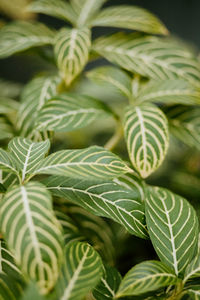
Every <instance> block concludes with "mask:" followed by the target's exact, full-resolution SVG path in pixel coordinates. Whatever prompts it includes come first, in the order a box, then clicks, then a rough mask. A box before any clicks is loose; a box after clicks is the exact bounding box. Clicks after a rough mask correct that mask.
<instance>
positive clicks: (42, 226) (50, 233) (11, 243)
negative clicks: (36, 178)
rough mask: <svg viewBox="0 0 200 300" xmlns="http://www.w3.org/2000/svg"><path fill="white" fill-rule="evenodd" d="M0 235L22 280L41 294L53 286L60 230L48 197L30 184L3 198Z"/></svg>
mask: <svg viewBox="0 0 200 300" xmlns="http://www.w3.org/2000/svg"><path fill="white" fill-rule="evenodd" d="M0 220H1V232H2V233H3V236H4V238H5V241H6V243H7V245H8V248H9V249H10V250H11V251H12V253H13V254H14V255H15V260H16V263H17V265H19V267H20V269H21V271H22V273H23V274H24V276H25V277H26V278H27V279H29V280H35V281H36V282H37V284H38V288H39V289H40V292H41V293H43V294H45V293H47V292H49V291H50V290H51V289H52V288H53V286H54V285H55V283H56V281H57V278H58V274H59V267H60V263H61V261H62V257H63V251H62V236H61V228H60V226H59V223H58V221H57V220H56V218H55V216H54V213H53V209H52V201H51V195H50V194H49V192H48V191H47V190H46V188H45V186H43V185H42V184H40V183H37V182H31V183H28V184H26V185H23V186H19V187H17V186H15V187H13V188H11V189H9V191H8V192H7V193H6V194H5V196H4V198H3V200H2V201H1V207H0Z"/></svg>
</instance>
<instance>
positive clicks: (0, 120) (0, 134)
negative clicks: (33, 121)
mask: <svg viewBox="0 0 200 300" xmlns="http://www.w3.org/2000/svg"><path fill="white" fill-rule="evenodd" d="M13 135H14V130H13V128H12V126H11V124H9V122H8V121H7V119H6V118H4V117H0V140H4V139H10V138H12V137H13Z"/></svg>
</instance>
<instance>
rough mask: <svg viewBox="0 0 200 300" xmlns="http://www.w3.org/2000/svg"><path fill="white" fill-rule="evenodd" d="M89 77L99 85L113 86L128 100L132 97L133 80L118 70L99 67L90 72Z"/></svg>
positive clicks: (109, 67)
mask: <svg viewBox="0 0 200 300" xmlns="http://www.w3.org/2000/svg"><path fill="white" fill-rule="evenodd" d="M87 77H88V78H89V79H90V80H92V81H94V82H95V83H97V84H101V85H105V86H109V87H110V86H111V87H112V88H114V90H116V91H117V92H119V93H121V94H122V95H124V96H125V97H127V98H131V96H132V86H131V78H130V76H129V75H128V74H127V73H125V72H124V71H122V70H120V69H118V68H115V67H111V66H104V67H98V68H95V69H93V70H91V71H89V72H88V73H87Z"/></svg>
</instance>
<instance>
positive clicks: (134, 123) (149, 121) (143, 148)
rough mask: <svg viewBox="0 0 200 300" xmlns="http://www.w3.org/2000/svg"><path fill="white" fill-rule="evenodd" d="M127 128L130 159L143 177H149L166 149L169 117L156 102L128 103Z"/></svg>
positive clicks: (125, 124) (125, 127)
mask: <svg viewBox="0 0 200 300" xmlns="http://www.w3.org/2000/svg"><path fill="white" fill-rule="evenodd" d="M124 131H125V138H126V143H127V148H128V152H129V156H130V160H131V162H132V164H133V166H134V168H135V169H136V170H137V171H138V172H139V174H140V175H141V177H142V178H146V177H148V176H149V175H150V174H151V173H153V172H154V171H155V170H156V169H157V168H158V167H159V166H160V165H161V164H162V162H163V160H164V158H165V155H166V153H167V149H168V144H169V141H168V140H169V137H168V124H167V119H166V117H165V115H164V114H163V112H162V111H161V110H160V109H159V108H157V107H156V106H154V105H151V104H145V103H144V104H141V105H140V106H128V107H127V108H126V112H125V118H124Z"/></svg>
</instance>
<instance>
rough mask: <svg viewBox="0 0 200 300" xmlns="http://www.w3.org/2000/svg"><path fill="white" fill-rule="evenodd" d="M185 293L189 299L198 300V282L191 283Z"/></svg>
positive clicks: (199, 292) (199, 289) (199, 299)
mask: <svg viewBox="0 0 200 300" xmlns="http://www.w3.org/2000/svg"><path fill="white" fill-rule="evenodd" d="M187 295H189V296H190V298H189V299H191V300H200V284H198V285H194V286H193V285H191V286H189V287H188V289H187Z"/></svg>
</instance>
